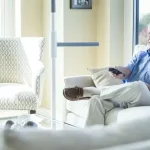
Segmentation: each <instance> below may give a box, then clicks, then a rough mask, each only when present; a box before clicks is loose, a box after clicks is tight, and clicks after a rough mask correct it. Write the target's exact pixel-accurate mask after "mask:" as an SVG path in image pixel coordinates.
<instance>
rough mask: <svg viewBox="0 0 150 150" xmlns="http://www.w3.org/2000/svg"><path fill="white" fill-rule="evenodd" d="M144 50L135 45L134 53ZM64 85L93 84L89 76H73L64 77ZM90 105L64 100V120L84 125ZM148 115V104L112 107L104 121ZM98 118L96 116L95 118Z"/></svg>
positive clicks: (118, 120)
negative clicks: (132, 106)
mask: <svg viewBox="0 0 150 150" xmlns="http://www.w3.org/2000/svg"><path fill="white" fill-rule="evenodd" d="M141 50H142V51H143V50H144V51H145V50H146V46H144V45H136V46H135V49H134V54H135V53H137V52H139V51H141ZM64 82H65V87H74V86H79V87H90V86H95V85H94V83H93V80H92V78H91V76H75V77H65V79H64ZM89 106H90V101H89V100H87V101H86V100H82V101H73V102H72V101H68V100H66V117H65V119H66V120H65V121H66V122H67V123H69V124H73V125H75V126H78V127H84V125H85V121H86V118H87V115H88V110H89ZM148 115H150V106H143V107H134V108H128V109H123V108H114V109H112V110H111V111H109V112H108V113H106V114H105V119H104V122H105V124H106V125H108V124H111V123H113V122H123V121H127V120H132V119H135V118H139V117H143V116H148ZM97 119H98V118H97Z"/></svg>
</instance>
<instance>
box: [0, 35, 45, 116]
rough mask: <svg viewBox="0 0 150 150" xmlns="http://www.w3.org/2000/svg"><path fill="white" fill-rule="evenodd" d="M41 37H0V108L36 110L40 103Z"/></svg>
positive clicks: (42, 69) (41, 79)
mask: <svg viewBox="0 0 150 150" xmlns="http://www.w3.org/2000/svg"><path fill="white" fill-rule="evenodd" d="M43 49H44V39H43V38H0V110H29V112H30V113H36V109H37V107H38V105H40V102H41V96H42V86H43V73H44V66H43V64H42V62H41V58H42V52H43Z"/></svg>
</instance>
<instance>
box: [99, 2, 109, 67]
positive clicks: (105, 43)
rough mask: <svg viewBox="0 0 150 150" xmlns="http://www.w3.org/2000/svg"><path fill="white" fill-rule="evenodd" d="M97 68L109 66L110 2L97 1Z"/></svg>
mask: <svg viewBox="0 0 150 150" xmlns="http://www.w3.org/2000/svg"><path fill="white" fill-rule="evenodd" d="M96 19H97V41H98V42H99V43H100V45H99V47H97V57H96V60H97V67H98V68H100V67H104V66H109V62H110V60H109V50H110V38H109V36H110V1H109V0H97V14H96Z"/></svg>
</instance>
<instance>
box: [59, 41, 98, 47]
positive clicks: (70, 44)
mask: <svg viewBox="0 0 150 150" xmlns="http://www.w3.org/2000/svg"><path fill="white" fill-rule="evenodd" d="M92 46H99V43H98V42H58V43H57V47H92Z"/></svg>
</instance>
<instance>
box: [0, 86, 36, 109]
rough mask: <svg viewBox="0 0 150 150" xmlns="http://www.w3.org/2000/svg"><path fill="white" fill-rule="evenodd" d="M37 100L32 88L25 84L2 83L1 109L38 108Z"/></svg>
mask: <svg viewBox="0 0 150 150" xmlns="http://www.w3.org/2000/svg"><path fill="white" fill-rule="evenodd" d="M36 107H37V100H36V95H35V94H34V92H33V90H32V88H30V87H29V86H27V85H25V84H15V83H8V84H7V83H3V84H0V109H1V110H36Z"/></svg>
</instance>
